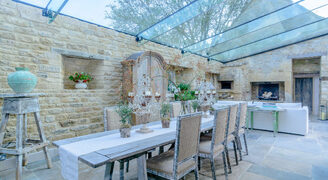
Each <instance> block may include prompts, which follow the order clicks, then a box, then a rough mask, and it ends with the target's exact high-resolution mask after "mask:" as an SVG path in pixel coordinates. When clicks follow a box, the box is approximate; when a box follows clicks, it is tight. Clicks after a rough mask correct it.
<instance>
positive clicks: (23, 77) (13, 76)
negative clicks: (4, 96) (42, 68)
mask: <svg viewBox="0 0 328 180" xmlns="http://www.w3.org/2000/svg"><path fill="white" fill-rule="evenodd" d="M15 69H16V72H13V73H10V74H9V75H8V77H7V80H8V85H9V86H10V87H11V89H13V91H14V92H15V93H30V92H31V91H33V89H34V88H35V86H36V83H37V78H36V76H35V75H34V74H32V73H30V72H29V69H28V68H23V67H16V68H15Z"/></svg>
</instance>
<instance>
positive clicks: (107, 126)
mask: <svg viewBox="0 0 328 180" xmlns="http://www.w3.org/2000/svg"><path fill="white" fill-rule="evenodd" d="M116 109H117V106H111V107H105V108H104V130H105V131H109V130H113V129H118V128H119V127H120V120H121V117H120V116H119V114H118V113H117V112H116ZM152 151H154V150H150V151H149V152H148V157H150V156H151V152H152ZM141 155H143V154H140V155H137V156H133V157H128V158H125V159H121V160H118V162H119V163H120V179H124V163H126V172H129V164H130V160H132V159H135V158H138V157H139V156H141ZM114 165H115V162H113V165H112V166H111V169H110V179H112V175H113V168H114Z"/></svg>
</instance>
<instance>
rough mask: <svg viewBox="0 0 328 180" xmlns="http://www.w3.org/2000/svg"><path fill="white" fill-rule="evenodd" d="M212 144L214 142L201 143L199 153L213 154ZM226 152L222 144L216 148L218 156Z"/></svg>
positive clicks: (215, 151) (215, 152)
mask: <svg viewBox="0 0 328 180" xmlns="http://www.w3.org/2000/svg"><path fill="white" fill-rule="evenodd" d="M211 143H212V140H205V141H200V143H199V153H201V154H211ZM223 150H224V146H223V145H222V144H220V145H216V146H215V147H214V154H218V153H220V152H222V151H223Z"/></svg>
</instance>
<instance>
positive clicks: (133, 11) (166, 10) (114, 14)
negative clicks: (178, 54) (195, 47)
mask: <svg viewBox="0 0 328 180" xmlns="http://www.w3.org/2000/svg"><path fill="white" fill-rule="evenodd" d="M209 1H210V4H208V5H206V6H205V7H201V8H202V9H201V10H202V12H203V13H201V14H200V15H198V16H196V17H195V18H193V19H191V20H189V21H187V22H185V23H183V24H181V25H179V26H177V27H175V28H174V29H171V30H170V31H168V32H166V33H164V34H162V35H160V36H158V37H155V38H154V39H153V40H155V41H158V42H162V43H164V44H168V45H171V46H176V47H179V48H183V47H185V46H188V45H190V44H193V43H195V42H198V41H201V40H203V39H205V38H208V37H210V36H212V35H214V34H218V33H220V32H222V31H224V30H226V29H227V28H229V27H231V25H232V24H233V21H234V20H235V19H236V18H238V16H239V15H240V14H241V12H242V11H243V9H244V7H245V6H246V5H247V4H248V3H249V1H250V0H228V1H226V0H209ZM191 2H192V0H115V1H111V3H110V4H109V5H108V6H107V8H109V9H108V10H107V11H106V14H107V15H106V18H109V19H111V22H112V24H111V26H112V27H113V28H114V29H117V30H121V31H125V32H129V33H132V34H135V35H136V34H137V33H139V32H141V31H142V30H144V29H147V28H148V27H150V26H151V25H153V24H155V23H157V22H158V21H160V20H161V19H163V18H165V17H167V16H169V15H170V14H172V13H174V12H176V11H178V10H179V9H181V8H183V7H184V6H186V5H188V4H189V3H191Z"/></svg>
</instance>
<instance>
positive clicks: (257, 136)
mask: <svg viewBox="0 0 328 180" xmlns="http://www.w3.org/2000/svg"><path fill="white" fill-rule="evenodd" d="M247 139H248V146H249V155H247V156H243V161H240V163H239V165H238V166H236V165H235V161H234V159H233V157H234V155H233V151H230V157H231V162H232V165H233V167H232V174H229V179H230V180H234V179H236V180H237V179H240V180H270V179H271V180H272V179H278V180H303V179H304V180H307V179H314V180H321V179H322V180H327V179H328V122H322V121H316V120H314V121H311V123H310V127H309V135H308V136H296V135H289V134H282V133H280V134H278V135H277V137H275V138H274V137H273V136H272V132H266V131H255V130H254V131H249V132H248V134H247ZM79 166H80V179H83V180H93V179H95V180H96V179H97V180H98V179H103V176H104V170H105V169H104V167H100V168H97V169H92V168H89V167H87V166H86V165H84V164H82V163H80V165H79ZM44 167H45V165H44V162H36V163H31V164H29V165H28V166H26V167H25V168H24V180H61V179H63V178H62V177H61V174H60V168H61V167H60V162H59V160H58V158H57V159H54V167H53V168H52V169H45V168H44ZM136 175H137V174H136V161H131V163H130V171H129V173H126V179H137V178H136ZM216 175H217V179H224V176H223V167H222V159H221V158H220V157H218V158H217V159H216ZM14 177H15V172H14V170H11V171H6V172H0V180H12V179H15V178H14ZM118 177H119V175H118V166H117V165H116V167H115V172H114V179H118ZM150 179H159V178H157V177H151V178H150ZM186 179H194V177H193V174H188V175H187V178H186ZM200 179H212V178H211V170H210V164H209V162H208V161H206V160H204V161H203V165H202V169H201V171H200Z"/></svg>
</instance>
